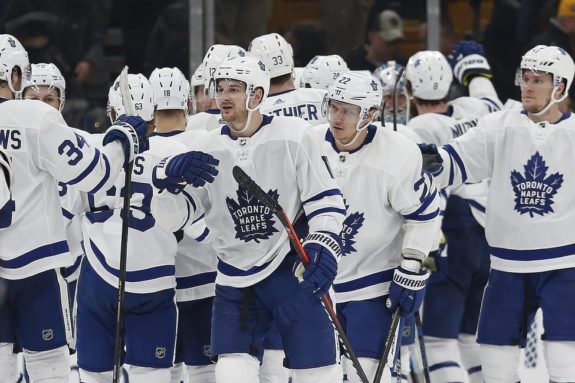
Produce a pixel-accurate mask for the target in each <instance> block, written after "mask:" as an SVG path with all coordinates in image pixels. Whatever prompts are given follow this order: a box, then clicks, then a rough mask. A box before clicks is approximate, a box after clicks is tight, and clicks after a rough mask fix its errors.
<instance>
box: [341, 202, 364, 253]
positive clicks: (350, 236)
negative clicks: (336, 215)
mask: <svg viewBox="0 0 575 383" xmlns="http://www.w3.org/2000/svg"><path fill="white" fill-rule="evenodd" d="M348 208H349V206H348V205H347V203H346V204H345V209H346V210H347V209H348ZM363 221H365V217H364V214H363V213H359V212H355V213H352V214H350V215H348V216H347V217H346V218H345V220H344V221H343V228H342V229H341V243H342V245H343V246H342V249H341V250H342V253H343V255H344V256H345V255H349V254H351V253H352V252H355V251H357V250H356V249H355V248H354V247H353V245H354V244H355V241H354V238H355V236H356V235H357V232H358V231H359V229H361V227H362V226H363Z"/></svg>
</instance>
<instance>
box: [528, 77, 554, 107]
mask: <svg viewBox="0 0 575 383" xmlns="http://www.w3.org/2000/svg"><path fill="white" fill-rule="evenodd" d="M520 87H521V104H522V105H523V108H524V109H525V110H526V111H527V112H530V113H537V112H539V111H540V110H542V109H543V108H544V107H545V106H546V105H547V103H548V102H549V100H550V98H551V92H552V91H553V78H552V76H551V75H550V74H549V73H544V72H535V71H531V70H524V71H523V73H522V74H521V79H520Z"/></svg>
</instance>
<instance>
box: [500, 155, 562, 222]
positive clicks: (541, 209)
mask: <svg viewBox="0 0 575 383" xmlns="http://www.w3.org/2000/svg"><path fill="white" fill-rule="evenodd" d="M523 168H524V169H525V176H523V175H522V174H521V173H519V172H518V171H516V170H513V171H512V172H511V185H512V186H513V191H514V192H515V210H516V211H518V212H519V213H520V214H525V213H529V216H531V218H533V217H534V214H538V215H541V216H542V215H544V214H547V213H553V212H554V211H553V208H552V207H551V205H553V203H554V202H553V196H554V195H555V193H557V190H559V188H560V187H561V184H562V183H563V174H559V173H553V174H550V175H549V176H547V170H548V169H549V167H548V166H546V165H545V161H544V160H543V157H541V155H540V154H539V152H536V153H535V154H534V155H533V156H532V157H531V159H529V161H527V164H526V165H524V166H523Z"/></svg>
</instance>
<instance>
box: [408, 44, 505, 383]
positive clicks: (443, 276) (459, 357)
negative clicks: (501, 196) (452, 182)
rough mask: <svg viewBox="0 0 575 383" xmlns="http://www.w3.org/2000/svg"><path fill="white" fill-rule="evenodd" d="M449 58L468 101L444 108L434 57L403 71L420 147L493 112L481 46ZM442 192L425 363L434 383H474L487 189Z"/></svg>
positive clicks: (446, 75)
mask: <svg viewBox="0 0 575 383" xmlns="http://www.w3.org/2000/svg"><path fill="white" fill-rule="evenodd" d="M454 53H455V54H454V56H456V58H455V59H454V60H455V61H456V63H457V64H456V65H455V68H456V69H455V73H456V74H457V75H456V77H457V79H458V80H459V81H460V82H461V83H462V84H466V85H468V86H469V93H470V96H475V97H460V98H457V99H455V100H452V101H448V99H447V97H448V92H449V88H450V86H451V83H452V79H453V71H452V68H451V67H450V65H449V63H448V61H447V59H446V58H445V57H444V56H443V55H442V54H441V53H440V52H436V51H422V52H418V53H416V54H415V55H414V56H412V57H411V58H410V59H409V62H408V64H407V67H406V70H405V78H406V90H407V93H408V95H409V99H410V104H413V105H412V106H411V107H413V109H414V110H413V111H414V112H415V114H417V116H416V117H414V118H411V119H410V120H409V121H408V123H407V126H408V127H410V128H412V129H413V130H414V131H415V133H417V135H418V136H419V137H420V139H421V141H420V142H430V143H435V144H437V145H442V144H447V143H449V142H450V141H452V140H453V139H454V138H456V137H458V136H459V135H461V134H464V133H465V132H466V131H468V130H469V129H470V128H473V127H474V126H475V125H476V122H477V118H478V117H481V116H482V115H485V114H487V113H489V112H490V111H492V110H493V109H495V108H496V107H497V108H498V107H499V106H500V103H499V101H498V98H497V94H496V93H495V90H494V88H493V85H492V84H491V82H490V80H489V77H490V72H489V64H488V63H487V60H486V59H485V57H483V55H482V54H481V53H482V48H481V46H480V45H478V44H476V43H473V42H461V43H458V44H456V45H455V47H454ZM488 96H489V97H488ZM411 107H410V113H411V111H412V109H411ZM449 193H450V195H449V198H448V199H447V202H446V206H444V207H443V209H444V210H445V213H444V216H443V222H442V232H443V234H444V237H445V240H446V241H447V248H446V251H447V253H446V254H447V257H444V256H443V255H445V254H443V253H440V252H434V253H433V254H432V256H433V260H434V261H435V266H436V267H435V269H436V270H437V271H436V272H435V273H434V275H433V277H432V279H431V280H430V284H429V287H428V289H427V294H426V297H425V302H424V307H423V315H424V320H423V333H424V334H425V343H426V348H427V356H428V363H429V366H430V371H431V378H432V380H434V381H438V382H454V381H457V382H467V381H468V379H469V380H471V381H472V382H481V381H482V377H481V365H480V360H479V348H478V346H477V344H476V342H475V333H476V329H477V321H478V318H479V309H480V307H481V297H482V294H483V288H484V286H485V284H486V283H487V276H488V272H489V258H488V250H487V244H486V241H485V235H484V229H483V227H482V225H481V224H482V222H483V219H482V218H481V215H482V214H484V211H485V206H484V204H485V199H486V195H487V184H486V183H484V184H478V185H464V186H462V187H461V188H459V189H458V190H450V191H449ZM445 196H447V194H445ZM476 210H477V211H476ZM476 215H477V217H478V218H479V219H477V218H476ZM446 307H449V309H447V308H446ZM468 376H469V377H468Z"/></svg>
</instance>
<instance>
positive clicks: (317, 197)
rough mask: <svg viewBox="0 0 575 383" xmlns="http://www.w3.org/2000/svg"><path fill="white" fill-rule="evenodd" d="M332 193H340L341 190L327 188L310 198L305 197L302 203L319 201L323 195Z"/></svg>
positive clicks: (327, 195)
mask: <svg viewBox="0 0 575 383" xmlns="http://www.w3.org/2000/svg"><path fill="white" fill-rule="evenodd" d="M334 195H341V191H340V190H339V189H329V190H326V191H323V192H321V193H319V194H316V195H314V196H313V197H311V198H308V199H306V200H305V201H303V202H302V204H303V205H305V204H306V203H309V202H314V201H319V200H320V199H322V198H324V197H330V196H334Z"/></svg>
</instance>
